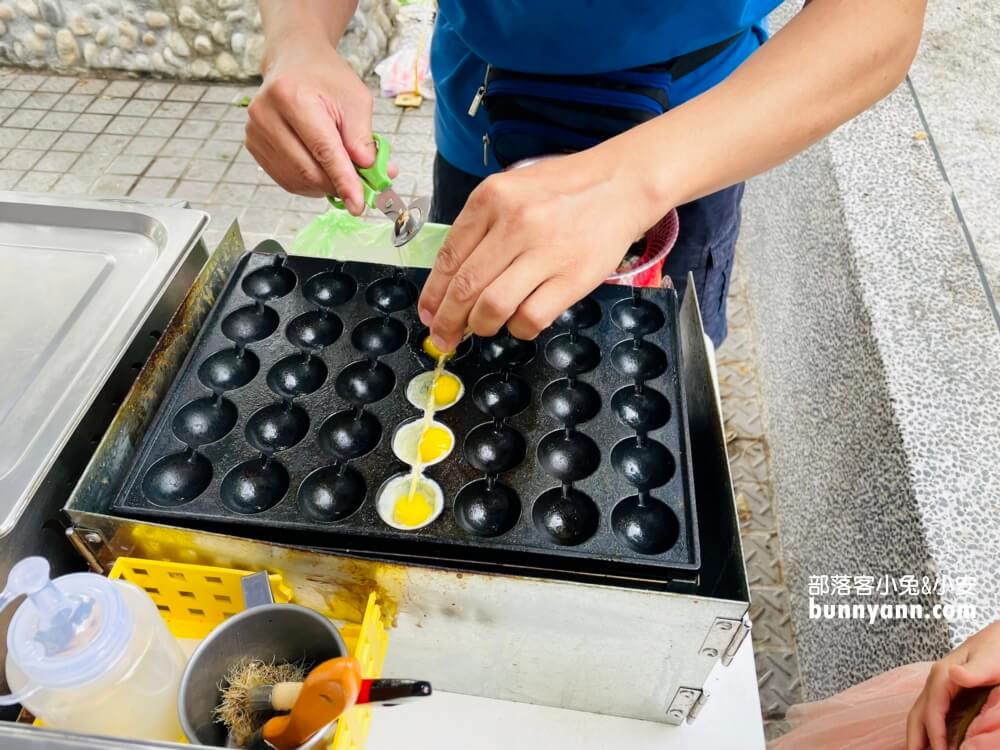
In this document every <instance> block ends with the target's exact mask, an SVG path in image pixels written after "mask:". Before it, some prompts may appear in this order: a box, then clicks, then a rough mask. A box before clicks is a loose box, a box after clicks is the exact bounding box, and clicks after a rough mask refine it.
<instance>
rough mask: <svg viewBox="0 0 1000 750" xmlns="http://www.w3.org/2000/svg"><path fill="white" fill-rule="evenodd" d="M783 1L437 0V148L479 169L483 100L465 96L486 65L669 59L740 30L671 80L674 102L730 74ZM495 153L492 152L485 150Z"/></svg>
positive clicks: (547, 67) (591, 66)
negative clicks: (472, 111) (475, 105)
mask: <svg viewBox="0 0 1000 750" xmlns="http://www.w3.org/2000/svg"><path fill="white" fill-rule="evenodd" d="M780 4H781V0H673V1H671V0H439V1H438V17H437V24H436V26H435V29H434V40H433V43H432V46H431V70H432V74H433V77H434V86H435V91H436V95H437V109H436V123H435V130H436V137H437V147H438V150H439V151H440V152H441V155H442V156H444V158H445V159H446V160H448V161H449V162H450V163H451V164H453V165H455V166H456V167H458V168H459V169H461V170H463V171H465V172H470V173H472V174H476V175H485V174H488V173H490V172H494V171H496V170H497V166H496V164H493V163H491V164H490V166H488V167H484V166H483V140H482V139H483V134H484V133H485V132H486V130H487V126H488V123H487V119H486V112H485V109H484V108H483V107H480V108H479V111H478V112H477V113H476V115H475V116H474V117H470V116H469V114H468V110H469V105H470V103H471V102H472V99H473V97H474V96H475V94H476V91H477V89H478V88H479V86H480V85H482V82H483V77H484V75H485V72H486V64H487V63H491V64H492V65H495V66H497V67H499V68H506V69H509V70H515V71H520V72H524V73H548V74H552V75H574V74H586V73H606V72H610V71H616V70H626V69H628V68H635V67H638V66H640V65H651V64H653V63H660V62H666V61H667V60H670V59H672V58H675V57H678V56H680V55H684V54H687V53H689V52H694V51H695V50H699V49H702V48H704V47H708V46H710V45H712V44H715V43H717V42H721V41H723V40H725V39H729V38H731V37H734V36H736V35H737V34H740V37H739V38H738V39H737V40H735V41H734V42H733V43H732V44H730V45H729V46H728V47H726V49H725V50H724V51H723V52H721V53H720V54H718V55H717V56H716V57H714V58H712V59H711V60H709V61H708V62H706V63H705V64H703V65H702V66H701V67H699V68H698V69H697V70H695V71H693V72H691V73H688V74H687V75H685V76H683V77H682V78H680V79H678V80H677V81H675V82H674V83H673V85H672V86H671V88H670V90H669V91H668V97H669V101H670V103H671V106H676V105H678V104H681V103H682V102H685V101H687V100H688V99H690V98H692V97H694V96H697V95H698V94H700V93H701V92H703V91H706V90H707V89H709V88H711V87H712V86H714V85H715V84H717V83H719V82H720V81H721V80H722V79H724V78H725V77H726V76H728V75H729V74H730V73H731V72H732V71H733V70H735V69H736V67H737V66H739V65H740V63H742V62H743V61H744V60H745V59H746V58H747V57H749V56H750V55H751V54H752V53H753V52H754V50H756V49H757V48H758V47H759V46H760V45H761V44H762V43H763V41H764V39H765V38H766V33H765V30H764V20H765V18H766V17H767V14H768V13H770V12H771V11H772V10H774V8H776V7H777V6H778V5H780ZM490 161H491V162H492V157H491V158H490Z"/></svg>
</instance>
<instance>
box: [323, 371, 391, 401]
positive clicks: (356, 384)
mask: <svg viewBox="0 0 1000 750" xmlns="http://www.w3.org/2000/svg"><path fill="white" fill-rule="evenodd" d="M395 386H396V373H394V372H393V371H392V368H391V367H389V366H388V365H386V364H383V363H382V362H374V361H371V360H367V359H363V360H361V361H360V362H352V363H351V364H349V365H348V366H347V367H345V368H344V369H343V370H341V371H340V375H338V376H337V381H336V383H335V384H334V388H335V389H336V391H337V394H338V395H339V396H340V397H341V398H344V399H347V400H348V401H349V402H350V403H352V404H354V405H355V406H365V405H366V404H374V403H375V402H376V401H381V400H382V399H384V398H385V397H386V396H388V395H389V394H390V393H392V389H393V388H394V387H395Z"/></svg>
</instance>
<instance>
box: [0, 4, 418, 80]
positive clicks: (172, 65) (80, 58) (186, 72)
mask: <svg viewBox="0 0 1000 750" xmlns="http://www.w3.org/2000/svg"><path fill="white" fill-rule="evenodd" d="M397 7H398V6H397V4H396V0H360V2H359V3H358V12H357V13H356V14H355V16H354V18H353V19H352V20H351V24H350V26H349V27H348V29H347V33H346V34H345V35H344V39H343V40H342V41H341V45H340V51H341V53H342V54H343V55H344V56H345V57H346V58H347V59H348V61H349V62H350V63H351V65H352V66H353V67H354V68H355V70H357V71H358V72H359V74H361V75H365V74H367V73H368V72H370V71H371V68H372V67H373V66H374V65H375V63H377V62H378V61H379V60H380V59H381V58H382V57H383V56H384V54H385V51H386V49H387V48H388V41H389V37H390V35H391V32H392V26H393V18H394V17H395V14H396V10H397ZM263 51H264V38H263V35H262V33H261V22H260V14H259V13H258V12H257V5H256V2H254V0H90V1H85V0H0V65H18V66H24V67H30V68H48V69H53V70H60V71H80V70H87V69H90V70H120V71H132V72H138V73H149V74H154V75H161V76H170V77H175V78H193V79H223V80H241V79H246V78H250V77H252V76H255V75H257V74H258V73H259V72H260V60H261V55H262V54H263Z"/></svg>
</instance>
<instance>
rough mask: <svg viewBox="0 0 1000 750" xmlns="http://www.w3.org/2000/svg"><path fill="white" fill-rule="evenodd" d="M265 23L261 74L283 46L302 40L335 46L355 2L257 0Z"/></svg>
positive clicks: (354, 7)
mask: <svg viewBox="0 0 1000 750" xmlns="http://www.w3.org/2000/svg"><path fill="white" fill-rule="evenodd" d="M257 6H258V8H259V9H260V17H261V21H262V22H263V24H264V40H265V53H264V65H263V67H264V71H265V72H266V71H267V68H268V60H269V59H271V58H272V57H273V56H274V54H275V53H276V52H277V51H278V50H280V49H281V48H282V47H284V46H287V45H288V44H296V43H298V42H297V40H301V39H316V38H322V39H326V40H327V41H329V42H330V43H331V44H333V45H336V44H337V42H339V41H340V37H342V36H343V35H344V30H345V29H346V28H347V24H348V23H350V21H351V17H352V16H353V15H354V11H355V10H356V9H357V7H358V0H258V3H257Z"/></svg>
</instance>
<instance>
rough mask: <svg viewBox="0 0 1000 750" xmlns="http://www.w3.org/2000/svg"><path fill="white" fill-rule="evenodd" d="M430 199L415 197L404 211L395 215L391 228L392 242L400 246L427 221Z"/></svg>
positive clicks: (412, 236)
mask: <svg viewBox="0 0 1000 750" xmlns="http://www.w3.org/2000/svg"><path fill="white" fill-rule="evenodd" d="M430 209H431V206H430V201H429V200H428V199H427V198H417V199H416V200H415V201H413V203H411V204H410V205H409V206H408V207H407V208H406V210H405V211H403V212H402V213H401V214H400V215H399V216H397V217H396V221H395V225H394V226H393V228H392V244H393V245H395V246H396V247H402V246H403V245H405V244H406V243H407V242H409V241H410V240H412V239H413V238H414V237H415V236H416V234H417V232H419V231H420V228H421V227H422V226H423V225H424V222H425V221H427V214H428V213H430Z"/></svg>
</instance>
